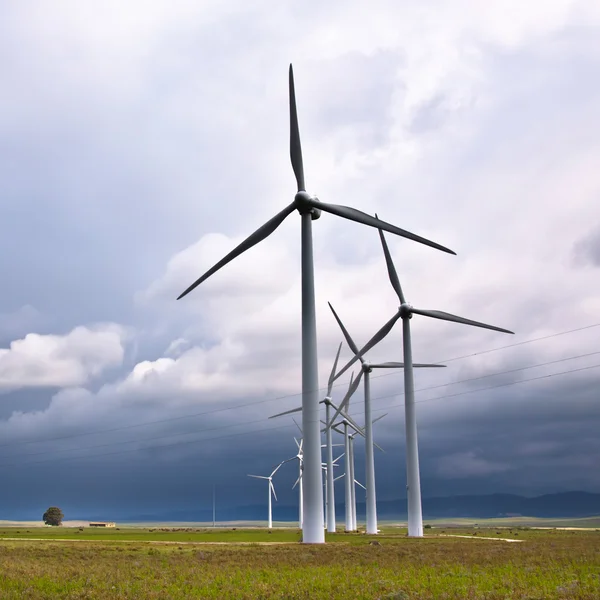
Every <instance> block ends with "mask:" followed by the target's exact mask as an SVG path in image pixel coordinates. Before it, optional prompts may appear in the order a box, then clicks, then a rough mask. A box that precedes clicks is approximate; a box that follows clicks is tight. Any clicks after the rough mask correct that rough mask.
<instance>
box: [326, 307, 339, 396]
mask: <svg viewBox="0 0 600 600" xmlns="http://www.w3.org/2000/svg"><path fill="white" fill-rule="evenodd" d="M330 306H331V305H330ZM341 350H342V342H340V345H339V346H338V350H337V354H336V355H335V360H334V361H333V367H332V369H331V374H330V375H329V381H328V382H327V397H328V398H329V397H330V396H331V390H332V388H333V382H334V381H335V370H336V369H337V364H338V360H339V358H340V352H341Z"/></svg>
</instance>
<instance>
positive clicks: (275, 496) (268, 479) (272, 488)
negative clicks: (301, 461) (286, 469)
mask: <svg viewBox="0 0 600 600" xmlns="http://www.w3.org/2000/svg"><path fill="white" fill-rule="evenodd" d="M290 460H293V459H291V458H290V459H288V460H284V461H282V462H280V463H279V464H278V465H277V466H276V467H275V468H274V469H273V472H272V473H271V474H270V475H267V476H265V475H248V477H254V478H255V479H266V480H267V481H268V482H269V529H272V528H273V508H272V503H271V494H273V497H274V498H275V501H277V494H276V493H275V486H274V485H273V475H275V473H277V471H279V469H280V468H281V466H282V465H283V464H285V463H286V462H288V461H290Z"/></svg>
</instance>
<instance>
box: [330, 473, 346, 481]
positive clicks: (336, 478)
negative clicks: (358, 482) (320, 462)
mask: <svg viewBox="0 0 600 600" xmlns="http://www.w3.org/2000/svg"><path fill="white" fill-rule="evenodd" d="M345 474H346V473H342V474H341V475H338V476H337V477H334V478H333V480H334V481H337V480H338V479H341V478H342V477H343V476H344V475H345Z"/></svg>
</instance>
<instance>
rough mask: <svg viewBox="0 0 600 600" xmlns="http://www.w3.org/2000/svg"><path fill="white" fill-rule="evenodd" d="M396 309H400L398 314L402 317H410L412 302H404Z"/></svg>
mask: <svg viewBox="0 0 600 600" xmlns="http://www.w3.org/2000/svg"><path fill="white" fill-rule="evenodd" d="M398 310H399V311H400V316H401V317H402V318H403V319H412V304H409V303H408V302H405V303H404V304H401V305H400V308H399V309H398Z"/></svg>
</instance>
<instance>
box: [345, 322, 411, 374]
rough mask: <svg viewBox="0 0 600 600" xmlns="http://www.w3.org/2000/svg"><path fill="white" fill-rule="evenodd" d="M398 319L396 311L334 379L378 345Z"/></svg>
mask: <svg viewBox="0 0 600 600" xmlns="http://www.w3.org/2000/svg"><path fill="white" fill-rule="evenodd" d="M399 318H400V311H398V312H397V313H396V314H395V315H394V316H393V317H392V318H391V319H390V320H389V321H388V322H387V323H386V324H385V325H384V326H383V327H382V328H381V329H380V330H379V331H378V332H377V333H376V334H375V335H374V336H373V337H372V338H371V339H370V340H369V341H368V342H367V343H366V344H365V346H364V347H363V348H362V349H361V350H359V352H358V354H355V355H354V358H352V359H351V360H350V362H349V363H348V364H346V366H344V368H343V369H341V371H339V372H338V374H337V375H336V376H335V379H337V378H338V377H340V376H341V375H343V374H344V373H345V372H346V371H347V370H348V369H349V368H350V367H351V366H352V365H353V364H354V363H355V362H356V361H357V360H359V357H361V356H363V355H364V354H366V353H367V352H368V351H369V350H370V349H371V348H373V346H376V345H377V344H379V342H380V341H381V340H382V339H383V338H385V336H386V335H387V334H388V333H389V332H390V331H391V330H392V327H394V325H395V324H396V321H397V320H398V319H399Z"/></svg>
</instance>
